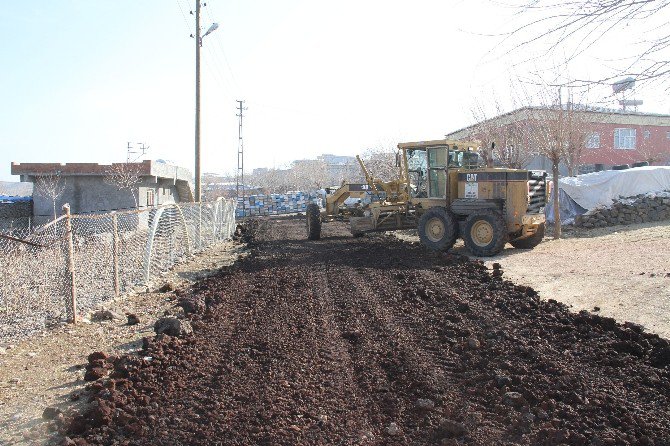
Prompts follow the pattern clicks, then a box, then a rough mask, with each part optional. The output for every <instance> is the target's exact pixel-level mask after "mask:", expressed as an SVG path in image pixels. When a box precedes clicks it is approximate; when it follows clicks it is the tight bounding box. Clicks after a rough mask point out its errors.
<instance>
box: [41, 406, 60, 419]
mask: <svg viewBox="0 0 670 446" xmlns="http://www.w3.org/2000/svg"><path fill="white" fill-rule="evenodd" d="M62 413H63V411H62V410H60V409H59V408H57V407H47V408H46V409H44V412H42V418H44V419H45V420H54V419H56V417H58V415H60V414H62Z"/></svg>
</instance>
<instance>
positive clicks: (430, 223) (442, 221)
mask: <svg viewBox="0 0 670 446" xmlns="http://www.w3.org/2000/svg"><path fill="white" fill-rule="evenodd" d="M418 229H419V239H420V240H421V243H423V245H424V246H426V247H427V248H428V249H430V250H433V251H446V250H448V249H451V248H452V247H453V246H454V243H456V239H457V238H458V222H457V221H456V217H454V214H452V213H451V212H449V211H448V210H447V209H445V208H438V207H435V208H430V209H428V210H427V211H426V213H424V214H423V215H422V216H421V218H420V219H419V227H418Z"/></svg>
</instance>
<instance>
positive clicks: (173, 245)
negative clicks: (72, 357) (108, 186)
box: [0, 199, 235, 343]
mask: <svg viewBox="0 0 670 446" xmlns="http://www.w3.org/2000/svg"><path fill="white" fill-rule="evenodd" d="M234 231H235V203H234V201H233V200H223V199H220V200H217V201H214V202H209V203H179V204H171V205H164V206H159V207H155V208H149V209H142V210H137V211H124V212H113V213H108V214H88V215H72V216H69V215H67V214H66V215H64V216H62V217H60V218H58V219H57V220H55V221H53V222H51V223H49V224H47V225H45V226H42V227H40V228H38V229H36V230H34V231H32V232H30V231H28V230H19V231H13V232H12V233H11V234H8V233H5V234H0V262H2V283H1V284H0V343H2V342H3V341H7V340H10V339H16V338H17V337H20V336H22V335H26V334H29V333H31V332H34V331H36V330H39V329H42V328H44V327H48V326H49V325H51V324H55V323H59V322H60V321H62V320H64V319H66V318H67V319H72V318H73V316H74V315H75V314H83V313H86V312H87V311H88V310H90V309H91V308H93V307H95V306H97V305H98V304H100V303H102V302H104V301H106V300H109V299H112V298H114V297H115V296H118V295H120V294H122V293H124V292H126V291H128V290H130V289H132V288H134V287H135V286H138V285H143V284H146V283H148V282H150V281H151V279H152V278H154V277H156V276H157V275H158V274H160V273H162V272H164V271H166V270H168V269H170V268H171V267H172V266H173V265H174V264H176V263H178V262H180V261H183V260H185V259H186V258H188V257H189V256H190V255H192V254H193V253H196V252H198V251H200V250H202V249H204V248H206V247H208V246H210V245H212V244H213V243H216V242H218V241H222V240H226V239H229V238H230V237H231V236H232V235H233V232H234ZM72 277H74V280H72ZM73 303H74V306H73ZM73 310H74V311H73Z"/></svg>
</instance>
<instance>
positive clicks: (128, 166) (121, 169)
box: [104, 163, 142, 209]
mask: <svg viewBox="0 0 670 446" xmlns="http://www.w3.org/2000/svg"><path fill="white" fill-rule="evenodd" d="M104 181H105V182H106V183H107V184H111V185H112V186H115V187H116V188H117V189H118V190H119V191H122V190H128V191H129V192H130V193H131V195H132V196H133V201H134V203H135V209H137V208H138V207H139V204H138V201H137V191H136V189H137V186H138V185H139V184H140V183H141V182H142V165H141V164H139V163H114V164H112V165H111V167H110V168H109V169H108V170H107V173H106V175H105V178H104Z"/></svg>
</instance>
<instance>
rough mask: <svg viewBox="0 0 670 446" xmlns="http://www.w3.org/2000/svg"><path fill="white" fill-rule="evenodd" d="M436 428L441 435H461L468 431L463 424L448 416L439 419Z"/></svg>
mask: <svg viewBox="0 0 670 446" xmlns="http://www.w3.org/2000/svg"><path fill="white" fill-rule="evenodd" d="M437 429H438V435H439V436H441V437H461V436H463V435H465V434H466V433H467V432H468V429H467V428H466V427H465V425H464V424H462V423H459V422H458V421H454V420H450V419H448V418H443V419H441V420H440V424H439V425H438V428H437Z"/></svg>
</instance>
